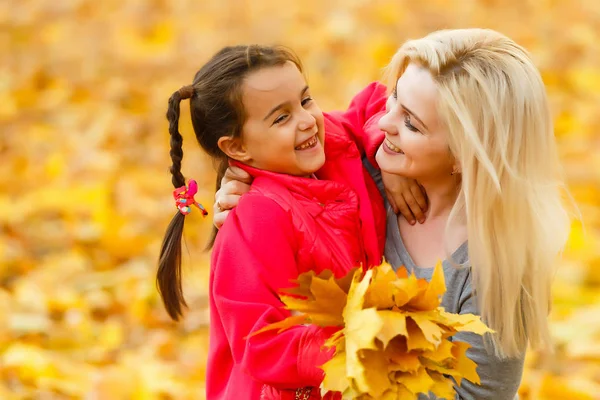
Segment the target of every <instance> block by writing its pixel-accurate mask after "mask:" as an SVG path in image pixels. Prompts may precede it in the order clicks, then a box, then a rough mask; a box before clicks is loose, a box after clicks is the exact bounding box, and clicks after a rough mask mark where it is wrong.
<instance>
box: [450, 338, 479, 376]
mask: <svg viewBox="0 0 600 400" xmlns="http://www.w3.org/2000/svg"><path fill="white" fill-rule="evenodd" d="M470 348H471V345H470V344H469V343H465V342H454V346H453V347H452V354H453V355H454V357H455V358H456V365H455V369H456V370H457V371H459V372H460V374H461V375H460V376H458V375H456V376H454V377H455V379H456V383H457V384H458V386H460V384H461V381H462V378H465V379H466V380H468V381H471V382H472V383H475V384H477V385H480V384H481V381H480V379H479V375H478V374H477V364H476V363H475V361H473V360H471V359H470V358H469V357H467V350H469V349H470Z"/></svg>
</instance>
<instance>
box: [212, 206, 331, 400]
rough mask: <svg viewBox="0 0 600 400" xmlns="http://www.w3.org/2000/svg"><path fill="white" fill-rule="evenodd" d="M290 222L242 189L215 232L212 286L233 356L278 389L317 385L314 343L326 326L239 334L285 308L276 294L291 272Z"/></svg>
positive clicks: (318, 354)
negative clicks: (241, 196)
mask: <svg viewBox="0 0 600 400" xmlns="http://www.w3.org/2000/svg"><path fill="white" fill-rule="evenodd" d="M295 242H296V240H295V237H294V228H293V226H292V224H291V221H290V218H289V215H288V214H286V212H285V211H284V210H283V209H282V208H281V207H280V206H279V205H278V204H277V203H275V202H274V201H273V200H271V199H269V198H267V197H264V196H261V195H255V194H248V195H246V196H244V197H243V198H242V199H241V200H240V203H239V205H238V207H237V209H236V210H235V211H234V212H233V213H232V214H231V215H230V216H229V219H228V220H227V224H225V225H224V226H223V228H222V230H221V232H219V235H218V236H217V242H216V243H215V247H214V250H213V255H212V271H211V275H212V277H211V282H212V284H211V286H212V287H211V294H212V296H213V299H214V302H215V305H216V308H217V311H218V318H219V319H220V322H221V324H222V325H223V328H224V331H225V335H226V336H227V340H228V342H229V345H230V347H231V350H232V356H233V359H234V360H235V362H236V363H237V364H239V365H241V366H242V367H243V368H244V369H245V370H246V371H247V373H249V374H250V375H251V376H252V377H253V378H254V379H256V380H258V381H260V382H263V383H265V384H267V385H271V386H273V387H276V388H278V389H286V388H298V387H304V386H319V384H320V383H321V381H322V379H323V371H322V370H321V369H319V368H317V367H318V366H320V365H322V364H324V363H325V362H326V361H327V360H329V359H330V357H331V353H330V352H327V351H324V350H322V349H321V347H322V346H323V344H324V342H325V340H326V339H327V338H328V337H329V336H330V334H331V333H333V331H332V330H331V329H323V328H319V327H317V326H312V325H310V326H297V327H294V328H292V329H289V330H287V331H285V332H282V333H279V334H278V333H277V331H270V332H265V333H261V334H258V335H256V336H253V337H251V338H247V339H246V337H247V336H248V335H249V334H250V333H252V332H255V331H257V330H258V329H261V328H263V327H264V326H266V325H269V324H271V323H273V322H277V321H281V320H283V319H285V318H287V317H289V316H290V312H289V311H288V310H286V309H284V308H283V307H284V305H283V303H282V302H281V301H280V299H279V297H278V292H280V290H281V289H282V288H286V287H290V286H292V284H291V283H290V281H291V280H293V279H295V278H297V276H298V269H297V266H296V260H295V254H296V246H295Z"/></svg>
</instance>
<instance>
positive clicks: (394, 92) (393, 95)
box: [392, 88, 398, 100]
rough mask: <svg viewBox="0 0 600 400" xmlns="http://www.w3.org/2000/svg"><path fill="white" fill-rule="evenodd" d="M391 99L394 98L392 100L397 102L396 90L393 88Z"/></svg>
mask: <svg viewBox="0 0 600 400" xmlns="http://www.w3.org/2000/svg"><path fill="white" fill-rule="evenodd" d="M392 97H393V98H394V100H398V89H396V88H394V91H393V92H392Z"/></svg>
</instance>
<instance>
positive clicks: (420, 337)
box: [406, 318, 435, 351]
mask: <svg viewBox="0 0 600 400" xmlns="http://www.w3.org/2000/svg"><path fill="white" fill-rule="evenodd" d="M406 331H407V332H408V336H407V340H406V344H407V348H408V350H409V351H410V350H414V349H419V350H434V349H435V344H434V343H433V342H430V341H429V340H427V338H426V337H425V335H424V334H423V331H422V330H421V328H419V326H418V325H417V323H416V322H415V321H413V320H412V318H407V319H406Z"/></svg>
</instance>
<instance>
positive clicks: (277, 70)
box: [244, 62, 306, 94]
mask: <svg viewBox="0 0 600 400" xmlns="http://www.w3.org/2000/svg"><path fill="white" fill-rule="evenodd" d="M299 85H300V86H302V87H304V86H305V85H306V82H305V80H304V76H302V73H301V72H300V71H299V70H298V67H296V65H295V64H294V63H292V62H286V63H285V64H283V65H276V66H272V67H264V68H261V69H259V70H258V71H254V72H252V73H250V74H249V75H248V76H247V77H246V79H245V81H244V89H245V91H246V92H248V93H249V94H251V93H269V92H277V91H285V90H295V89H296V88H298V86H299Z"/></svg>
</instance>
